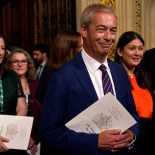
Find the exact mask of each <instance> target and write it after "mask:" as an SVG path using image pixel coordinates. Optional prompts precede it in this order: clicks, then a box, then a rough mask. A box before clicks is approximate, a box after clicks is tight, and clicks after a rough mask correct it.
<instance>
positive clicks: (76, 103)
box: [40, 53, 139, 155]
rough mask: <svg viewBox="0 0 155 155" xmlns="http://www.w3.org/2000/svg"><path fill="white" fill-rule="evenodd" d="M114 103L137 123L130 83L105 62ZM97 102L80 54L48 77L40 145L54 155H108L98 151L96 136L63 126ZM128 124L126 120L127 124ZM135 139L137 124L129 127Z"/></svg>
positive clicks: (117, 70) (106, 152)
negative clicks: (119, 105)
mask: <svg viewBox="0 0 155 155" xmlns="http://www.w3.org/2000/svg"><path fill="white" fill-rule="evenodd" d="M108 64H109V67H110V70H111V73H112V78H113V81H114V85H115V89H116V96H117V99H118V100H119V101H120V102H121V103H122V105H123V106H124V107H125V108H126V109H127V110H128V111H129V112H130V114H131V115H132V116H133V117H134V118H135V119H136V120H138V116H137V112H136V110H135V105H134V101H133V97H132V94H131V89H130V83H129V80H128V77H127V74H126V72H125V70H124V69H123V68H122V67H121V66H120V65H119V64H116V63H115V62H112V61H110V60H108ZM97 100H98V97H97V94H96V92H95V89H94V86H93V84H92V81H91V79H90V76H89V73H88V71H87V69H86V66H85V64H84V61H83V59H82V56H81V53H80V54H79V55H78V56H77V57H75V58H74V59H73V60H71V61H70V62H68V63H67V64H65V65H64V66H63V67H61V68H60V69H59V70H57V71H56V72H55V73H54V74H53V75H52V77H51V79H50V82H49V86H48V89H47V93H46V95H45V99H44V107H43V112H42V118H41V123H40V138H41V141H42V142H44V143H46V144H47V145H49V146H50V147H51V150H52V152H51V154H52V153H53V154H54V155H96V154H98V155H99V154H102V155H108V154H110V153H109V152H108V151H99V150H98V149H97V147H98V134H86V133H77V132H75V131H72V130H69V129H68V128H66V127H65V124H66V123H67V122H68V121H69V120H71V119H72V118H73V117H75V116H76V115H78V114H79V113H80V112H82V111H83V110H84V109H86V108H87V107H88V106H90V105H91V104H93V103H94V102H95V101H97ZM127 121H128V120H127ZM131 130H132V131H133V132H134V134H135V135H137V134H138V132H139V126H138V123H137V124H136V125H134V126H132V127H131Z"/></svg>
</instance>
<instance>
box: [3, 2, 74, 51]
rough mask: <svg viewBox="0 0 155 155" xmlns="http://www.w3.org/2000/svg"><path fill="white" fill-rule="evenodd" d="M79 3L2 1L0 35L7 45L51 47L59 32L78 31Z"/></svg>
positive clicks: (27, 47)
mask: <svg viewBox="0 0 155 155" xmlns="http://www.w3.org/2000/svg"><path fill="white" fill-rule="evenodd" d="M75 13H76V6H75V0H0V33H1V34H2V35H3V37H4V39H5V42H6V46H7V48H8V49H9V48H10V47H12V46H20V47H21V48H23V49H25V50H27V51H30V50H31V47H32V45H33V44H35V43H44V44H46V45H48V46H49V47H50V48H51V47H52V42H53V40H54V38H55V36H56V34H57V33H58V32H61V31H63V30H76V15H75Z"/></svg>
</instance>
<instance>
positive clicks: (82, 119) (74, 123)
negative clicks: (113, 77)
mask: <svg viewBox="0 0 155 155" xmlns="http://www.w3.org/2000/svg"><path fill="white" fill-rule="evenodd" d="M136 123H137V122H136V120H135V119H134V118H133V117H132V116H131V115H130V113H129V112H128V111H127V110H126V109H125V108H124V107H123V105H122V104H121V103H120V102H119V101H118V100H117V99H116V98H115V97H114V96H113V95H112V94H111V93H108V94H106V95H105V96H103V97H102V98H101V99H99V100H98V101H96V102H95V103H94V104H92V105H91V106H90V107H88V108H87V109H86V110H84V111H82V112H81V113H80V114H78V115H77V116H76V117H74V118H73V119H72V120H70V121H69V122H68V123H66V127H68V128H70V129H72V130H74V131H76V132H85V133H100V132H101V131H104V130H112V129H121V133H122V132H124V131H126V130H127V129H128V128H130V127H131V126H133V125H134V124H136Z"/></svg>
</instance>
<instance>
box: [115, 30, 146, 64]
mask: <svg viewBox="0 0 155 155" xmlns="http://www.w3.org/2000/svg"><path fill="white" fill-rule="evenodd" d="M134 39H139V40H140V41H141V42H142V44H143V46H144V44H145V43H144V40H143V38H142V37H141V35H140V34H138V33H137V32H134V31H127V32H124V33H123V34H122V35H121V36H120V38H119V40H118V42H117V45H116V51H115V61H116V62H118V63H121V59H122V58H121V57H120V56H119V55H118V53H117V49H120V50H123V49H124V47H125V46H126V45H127V44H128V43H129V42H131V41H133V40H134Z"/></svg>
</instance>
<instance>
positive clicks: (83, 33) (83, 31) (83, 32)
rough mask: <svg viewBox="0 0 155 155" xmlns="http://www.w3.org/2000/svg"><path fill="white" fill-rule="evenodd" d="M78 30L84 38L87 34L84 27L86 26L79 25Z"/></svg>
mask: <svg viewBox="0 0 155 155" xmlns="http://www.w3.org/2000/svg"><path fill="white" fill-rule="evenodd" d="M80 32H81V35H82V37H83V38H86V36H87V29H86V26H81V28H80Z"/></svg>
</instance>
